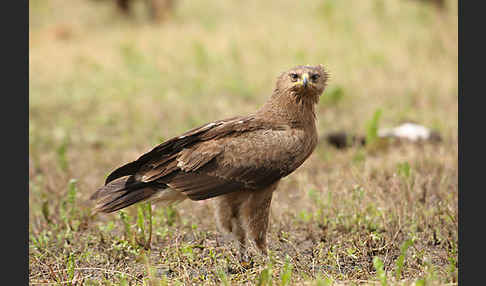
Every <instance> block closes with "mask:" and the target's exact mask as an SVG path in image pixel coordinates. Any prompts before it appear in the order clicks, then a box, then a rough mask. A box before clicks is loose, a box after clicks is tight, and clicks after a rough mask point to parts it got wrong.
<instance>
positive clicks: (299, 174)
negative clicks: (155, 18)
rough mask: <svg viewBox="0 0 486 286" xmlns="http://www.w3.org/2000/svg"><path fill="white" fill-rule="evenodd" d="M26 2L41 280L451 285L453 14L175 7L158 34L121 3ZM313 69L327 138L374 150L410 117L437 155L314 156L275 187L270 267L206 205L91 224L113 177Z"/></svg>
mask: <svg viewBox="0 0 486 286" xmlns="http://www.w3.org/2000/svg"><path fill="white" fill-rule="evenodd" d="M351 2H352V3H351ZM29 4H30V8H29V9H30V10H29V20H30V21H29V25H30V29H29V50H30V53H29V61H30V66H29V88H30V96H29V207H30V213H29V281H30V283H31V284H33V285H38V284H40V283H52V285H56V284H57V285H65V284H68V285H186V284H209V285H215V284H216V285H220V284H223V285H235V284H250V285H253V284H259V285H342V284H345V285H353V284H354V285H356V284H372V285H445V284H448V285H454V284H457V275H458V268H457V257H458V256H457V242H458V232H457V227H458V215H457V193H458V168H457V158H458V146H457V141H458V138H457V128H458V124H457V118H458V103H457V99H458V86H457V43H458V40H457V3H455V2H454V1H447V7H446V8H447V9H445V10H444V11H439V10H437V9H435V8H434V7H433V6H430V5H423V3H421V2H420V1H407V0H390V1H381V0H369V1H350V0H340V1H336V0H334V1H322V2H319V1H310V0H309V1H299V2H298V3H297V2H295V1H245V2H238V1H236V2H235V1H222V0H214V1H205V2H198V1H192V2H190V3H189V2H188V1H179V2H177V4H176V10H175V11H174V14H173V16H172V17H171V18H170V19H169V20H167V21H165V22H164V23H162V24H161V25H155V24H153V23H151V21H150V20H149V19H148V18H147V17H148V16H146V14H145V13H144V12H140V13H138V14H137V15H136V17H135V18H134V19H126V18H124V17H122V16H121V15H119V14H118V13H117V11H116V9H114V3H113V2H112V1H80V0H77V1H69V3H67V2H66V1H61V0H49V1H41V0H31V1H30V2H29ZM139 4H141V3H139ZM307 63H309V64H318V63H322V64H324V65H326V66H327V67H328V69H329V71H330V73H331V81H330V82H329V87H328V89H327V91H326V92H325V93H324V94H323V95H322V98H321V102H320V104H319V107H318V113H317V117H318V129H319V134H320V135H324V134H325V133H326V132H330V131H335V130H346V131H349V132H350V133H359V134H365V135H366V136H367V137H368V138H371V140H374V139H376V131H377V128H379V127H390V126H393V125H394V124H397V123H400V122H401V121H403V120H413V121H415V122H418V123H420V124H423V125H425V126H429V127H432V128H435V129H437V130H439V132H440V133H441V135H442V137H443V141H442V142H440V143H438V144H432V143H430V144H428V143H425V144H408V143H402V144H398V143H395V142H380V141H379V140H378V139H377V140H375V142H374V143H375V144H372V147H353V148H350V149H346V150H337V149H334V148H333V147H331V146H329V145H327V144H326V143H325V142H321V143H320V144H319V146H318V147H317V149H316V150H315V152H314V154H313V155H312V156H311V157H310V158H309V159H308V160H307V161H306V162H305V163H304V165H303V166H301V167H300V168H299V169H298V170H297V171H296V172H295V173H294V174H292V175H290V176H289V177H287V178H285V179H284V180H283V181H282V182H281V184H280V186H279V190H278V191H277V192H276V193H275V196H274V200H273V201H272V211H271V218H270V221H271V225H270V230H269V237H268V239H269V242H270V243H269V245H270V249H269V250H270V255H269V257H268V258H263V257H258V256H257V257H254V259H253V261H251V262H250V263H243V264H242V263H240V262H239V261H238V259H237V258H236V249H235V245H233V244H232V243H231V242H230V241H226V240H225V238H224V236H223V235H222V234H221V233H220V232H218V230H217V228H216V226H215V223H214V219H213V218H212V205H211V201H207V202H190V201H184V202H183V203H181V204H179V205H177V206H169V207H161V206H154V207H153V208H151V209H150V210H149V208H148V207H149V206H148V205H145V204H142V205H139V206H132V207H130V208H127V209H126V210H124V211H122V212H119V213H115V214H110V215H96V216H93V215H92V214H91V207H92V203H91V202H90V201H89V200H88V198H89V196H90V195H91V194H92V193H93V192H94V191H95V190H96V189H97V187H99V186H100V185H101V184H102V183H103V181H104V179H105V177H106V175H107V174H108V173H109V172H110V171H111V170H113V169H114V168H115V167H117V166H119V165H121V164H123V163H125V162H128V161H131V160H133V159H135V158H137V157H138V156H139V155H140V154H141V153H142V152H145V151H148V150H149V149H151V148H152V147H153V146H154V145H156V144H158V143H160V142H162V141H164V140H167V139H169V138H171V137H173V136H177V135H179V134H180V133H181V132H183V131H186V130H187V129H189V128H193V127H196V126H197V125H200V124H203V123H206V122H208V121H211V120H216V119H222V118H225V117H231V116H234V115H238V114H246V113H249V112H252V111H254V110H255V109H256V108H258V107H259V106H260V105H261V104H262V103H263V102H264V101H265V100H266V99H267V97H268V96H269V95H270V93H271V92H272V89H273V85H274V82H275V78H276V76H277V75H278V74H279V73H280V72H281V71H283V70H286V69H288V68H290V67H292V66H295V65H299V64H307ZM150 212H151V213H150ZM150 219H151V220H152V221H151V223H150ZM150 225H152V229H151V230H150V229H149V228H150V227H149V226H150ZM150 231H151V233H152V240H151V241H148V237H149V233H150ZM147 242H148V243H149V244H150V246H151V248H150V249H146V248H147V247H145V246H146V245H147Z"/></svg>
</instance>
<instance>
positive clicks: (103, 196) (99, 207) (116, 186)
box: [90, 177, 161, 213]
mask: <svg viewBox="0 0 486 286" xmlns="http://www.w3.org/2000/svg"><path fill="white" fill-rule="evenodd" d="M160 187H161V186H158V185H157V186H156V185H151V184H144V183H131V182H130V177H123V178H120V179H117V180H114V181H112V182H110V183H108V184H107V185H105V186H103V187H101V188H100V189H98V191H96V192H95V193H94V194H93V195H92V196H91V198H90V199H92V200H95V201H96V206H95V207H94V211H95V212H104V213H111V212H114V211H117V210H120V209H122V208H125V207H128V206H130V205H133V204H135V203H138V202H141V201H145V200H147V199H149V198H150V197H152V196H153V195H154V194H156V193H157V192H158V191H159V188H160Z"/></svg>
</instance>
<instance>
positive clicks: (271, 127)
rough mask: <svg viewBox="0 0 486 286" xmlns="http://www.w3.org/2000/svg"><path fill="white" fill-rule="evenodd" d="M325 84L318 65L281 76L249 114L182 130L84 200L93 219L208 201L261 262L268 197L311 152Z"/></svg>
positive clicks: (221, 222) (226, 227)
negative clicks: (150, 204) (147, 205)
mask: <svg viewBox="0 0 486 286" xmlns="http://www.w3.org/2000/svg"><path fill="white" fill-rule="evenodd" d="M327 79H328V74H327V72H326V70H325V69H324V67H323V66H322V65H317V66H297V67H295V68H293V69H291V70H289V71H286V72H284V73H282V74H281V75H280V76H279V77H278V79H277V83H276V87H275V89H274V91H273V94H272V96H271V97H270V98H269V99H268V101H267V102H266V103H265V104H264V105H263V106H262V107H261V108H260V109H259V110H257V111H256V112H255V113H252V114H250V115H246V116H238V117H233V118H229V119H224V120H219V121H215V122H211V123H208V124H205V125H203V126H201V127H198V128H195V129H192V130H189V131H187V132H186V133H184V134H182V135H180V136H177V137H174V138H172V139H170V140H167V141H166V142H164V143H162V144H160V145H158V146H156V147H155V148H153V149H152V150H151V151H150V152H147V153H145V154H143V155H142V156H140V157H139V158H138V159H137V160H135V161H133V162H130V163H127V164H125V165H123V166H121V167H119V168H118V169H116V170H114V171H113V172H112V173H111V174H110V175H109V176H108V177H107V179H106V182H105V186H103V187H101V188H100V189H99V190H98V191H97V192H96V193H94V194H93V195H92V197H91V198H92V199H94V200H96V202H97V205H96V207H95V211H99V212H105V213H109V212H113V211H117V210H119V209H122V208H125V207H127V206H130V205H132V204H134V203H137V202H140V201H145V200H151V201H154V202H161V201H162V202H165V203H174V202H177V201H182V200H184V199H187V198H189V199H191V200H205V199H210V198H215V201H216V208H215V215H216V218H217V221H218V225H219V227H220V228H221V229H222V230H224V231H227V232H230V233H232V234H233V235H234V236H235V237H236V239H237V240H238V241H239V242H240V245H241V247H243V249H245V247H246V243H247V237H248V238H249V239H251V240H253V241H254V242H255V244H256V246H257V247H258V249H260V251H261V252H262V253H264V254H266V253H267V243H266V233H267V228H268V217H269V209H270V203H271V200H272V193H273V191H274V190H275V189H276V188H277V185H278V182H279V181H280V179H281V178H283V177H285V176H287V175H289V174H290V173H292V172H293V171H295V169H297V168H298V167H299V166H300V165H302V163H303V162H304V161H305V160H306V159H307V158H308V157H309V156H310V155H311V153H312V151H313V150H314V148H315V147H316V144H317V139H318V136H317V129H316V122H315V120H316V114H315V105H316V104H317V103H318V101H319V97H320V95H321V94H322V92H323V91H324V89H325V87H326V83H327Z"/></svg>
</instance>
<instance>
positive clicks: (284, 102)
mask: <svg viewBox="0 0 486 286" xmlns="http://www.w3.org/2000/svg"><path fill="white" fill-rule="evenodd" d="M317 100H318V97H315V96H313V95H299V94H294V93H290V92H280V91H279V90H278V89H276V90H274V92H273V94H272V96H271V97H270V99H269V100H268V101H267V102H266V103H265V104H264V105H263V106H262V107H261V108H260V109H259V110H258V111H257V116H259V117H262V118H265V119H269V120H271V121H275V122H276V123H277V122H278V123H285V124H288V125H289V126H291V127H297V128H299V127H301V128H306V127H307V128H313V129H315V120H316V114H315V104H316V103H317Z"/></svg>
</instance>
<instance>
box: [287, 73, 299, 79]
mask: <svg viewBox="0 0 486 286" xmlns="http://www.w3.org/2000/svg"><path fill="white" fill-rule="evenodd" d="M289 76H290V79H291V80H292V81H296V80H297V79H298V78H299V75H298V74H296V73H291V74H290V75H289Z"/></svg>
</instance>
